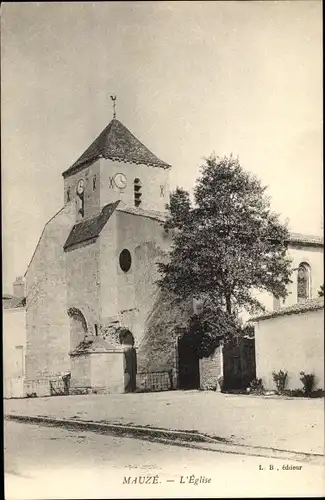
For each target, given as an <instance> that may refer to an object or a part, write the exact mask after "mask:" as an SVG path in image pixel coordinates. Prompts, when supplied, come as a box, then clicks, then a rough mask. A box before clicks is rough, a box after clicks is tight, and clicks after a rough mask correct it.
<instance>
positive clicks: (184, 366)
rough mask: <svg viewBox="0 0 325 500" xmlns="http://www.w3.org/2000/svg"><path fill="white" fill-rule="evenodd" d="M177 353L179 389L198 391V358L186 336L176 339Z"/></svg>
mask: <svg viewBox="0 0 325 500" xmlns="http://www.w3.org/2000/svg"><path fill="white" fill-rule="evenodd" d="M177 353H178V387H179V389H199V387H200V366H199V358H198V355H197V352H196V350H195V348H194V347H193V346H192V345H191V343H190V342H189V340H188V338H187V336H186V334H185V335H183V336H181V337H179V338H178V341H177Z"/></svg>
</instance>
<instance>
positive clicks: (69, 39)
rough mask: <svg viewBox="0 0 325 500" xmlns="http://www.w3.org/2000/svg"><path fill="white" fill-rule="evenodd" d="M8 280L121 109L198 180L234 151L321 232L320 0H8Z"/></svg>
mask: <svg viewBox="0 0 325 500" xmlns="http://www.w3.org/2000/svg"><path fill="white" fill-rule="evenodd" d="M1 47H2V49H1V86H2V92H1V110H2V112H1V132H2V133H1V139H2V140H1V154H2V158H1V159H2V213H3V216H2V234H3V236H2V239H3V291H5V292H9V293H10V291H11V289H12V282H13V281H14V279H15V277H16V276H19V275H24V273H25V271H26V268H27V266H28V263H29V261H30V259H31V257H32V254H33V251H34V249H35V246H36V244H37V242H38V240H39V237H40V235H41V232H42V229H43V227H44V224H45V223H46V222H47V220H48V219H50V218H51V217H52V216H53V215H54V214H55V213H56V212H57V211H58V210H60V208H61V207H62V205H63V178H62V176H61V174H62V172H63V171H64V170H66V169H67V168H68V167H69V166H71V165H72V163H74V161H75V160H76V159H77V158H78V157H79V156H80V155H81V154H82V153H83V152H84V150H85V149H86V148H87V147H88V146H89V144H90V143H91V142H92V141H93V140H94V139H95V137H97V136H98V135H99V133H100V132H101V131H102V129H103V128H104V127H105V126H106V125H107V124H108V123H109V122H110V120H111V119H112V103H111V100H110V95H111V94H116V95H117V101H116V105H117V108H116V109H117V118H118V119H119V120H120V121H121V122H122V123H123V124H124V125H126V126H127V127H128V128H129V130H131V132H132V133H133V134H134V135H135V136H136V137H138V138H139V139H140V140H141V141H142V142H143V143H144V144H145V145H146V146H147V147H149V149H150V150H151V151H153V152H154V153H155V154H156V155H157V156H158V157H160V158H161V159H163V160H164V161H166V162H168V163H170V164H171V165H172V169H171V173H170V185H171V188H172V189H175V188H176V186H182V187H184V188H185V189H188V190H191V188H192V187H193V185H194V182H195V179H196V178H197V177H198V175H199V171H200V165H202V164H203V163H204V157H207V156H209V155H210V154H211V153H213V152H214V153H215V154H216V155H218V156H222V155H224V154H230V153H232V154H234V155H235V156H238V157H239V160H240V162H241V164H242V166H243V167H244V168H245V169H246V170H248V171H250V172H252V173H254V174H255V175H257V176H258V177H259V178H260V180H261V181H262V183H263V184H264V185H267V186H268V190H267V193H268V194H269V195H270V196H271V199H272V207H273V209H274V210H275V211H276V212H278V213H280V214H281V217H282V220H285V218H288V220H289V227H290V229H291V230H292V231H294V232H301V233H306V234H316V235H317V234H322V223H323V219H322V213H323V201H322V197H323V184H322V179H323V176H322V154H323V151H322V105H323V103H322V83H323V82H322V12H321V2H320V1H316V0H315V1H314V0H308V1H295V0H293V1H280V2H268V1H262V2H258V1H251V2H249V1H248V2H168V1H164V2H159V1H152V2H150V1H149V2H136V1H135V2H101V3H96V2H94V3H91V2H73V3H72V2H71V3H69V2H57V3H36V2H35V3H6V2H4V3H2V6H1Z"/></svg>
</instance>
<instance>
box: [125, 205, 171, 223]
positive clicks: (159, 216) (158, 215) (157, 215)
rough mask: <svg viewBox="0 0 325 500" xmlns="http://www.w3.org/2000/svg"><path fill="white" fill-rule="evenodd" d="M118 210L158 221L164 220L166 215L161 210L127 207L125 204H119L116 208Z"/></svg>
mask: <svg viewBox="0 0 325 500" xmlns="http://www.w3.org/2000/svg"><path fill="white" fill-rule="evenodd" d="M117 211H118V212H125V213H127V214H132V215H137V216H142V217H147V218H148V219H154V220H158V221H160V222H164V221H165V219H166V215H165V214H164V213H163V212H158V211H156V210H143V209H142V208H141V207H137V208H134V207H129V206H127V205H125V204H122V203H121V204H120V205H119V206H118V208H117Z"/></svg>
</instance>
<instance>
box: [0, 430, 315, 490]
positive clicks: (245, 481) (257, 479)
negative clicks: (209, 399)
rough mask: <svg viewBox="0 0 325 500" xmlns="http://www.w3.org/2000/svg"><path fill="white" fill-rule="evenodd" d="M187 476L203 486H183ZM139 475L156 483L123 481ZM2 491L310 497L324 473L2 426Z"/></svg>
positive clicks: (132, 441) (255, 459)
mask: <svg viewBox="0 0 325 500" xmlns="http://www.w3.org/2000/svg"><path fill="white" fill-rule="evenodd" d="M283 465H291V466H292V465H294V466H297V467H299V469H296V470H283V469H282V467H283ZM270 466H273V467H274V469H273V470H270ZM261 467H262V468H263V470H260V468H261ZM277 469H279V470H277ZM192 475H194V476H195V477H196V478H200V476H201V480H202V478H203V481H205V480H209V478H211V482H209V483H205V482H204V483H201V484H198V485H195V484H193V483H192V482H191V483H189V482H188V481H190V480H191V481H193V480H194V478H192V479H190V477H191V476H192ZM139 476H141V477H144V476H151V477H152V476H156V479H148V481H150V482H152V481H154V480H155V481H157V483H158V484H148V483H147V484H127V483H126V484H125V481H128V482H130V483H131V481H134V480H135V479H136V478H138V477H139ZM182 476H183V478H182ZM124 478H126V479H124ZM128 478H131V479H128ZM123 482H124V484H123ZM5 487H6V500H11V499H20V500H23V499H26V500H27V499H33V500H37V499H42V500H46V499H50V498H51V499H53V498H56V499H59V498H60V499H61V498H62V499H70V498H116V497H117V496H118V497H123V498H130V497H142V498H143V497H148V498H149V497H151V498H159V497H164V496H166V495H173V496H178V497H184V496H187V497H191V496H192V497H201V498H202V497H231V496H235V495H237V496H238V495H239V496H242V495H245V496H282V495H293V496H312V495H321V494H322V493H324V471H323V467H322V466H320V465H310V464H304V463H298V462H291V461H285V462H283V461H282V460H276V459H266V458H258V457H248V456H241V455H231V454H223V453H215V452H210V451H202V450H194V449H187V448H183V447H176V446H169V445H163V444H160V443H152V442H147V441H141V440H137V439H131V438H116V437H112V436H103V435H98V434H96V433H93V432H80V431H69V430H64V429H61V428H57V427H43V426H37V425H35V424H22V423H16V422H5Z"/></svg>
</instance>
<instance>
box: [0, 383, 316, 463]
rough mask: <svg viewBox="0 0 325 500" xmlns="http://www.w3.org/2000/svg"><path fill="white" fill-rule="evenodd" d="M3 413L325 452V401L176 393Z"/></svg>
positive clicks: (63, 401) (66, 400) (59, 401)
mask: <svg viewBox="0 0 325 500" xmlns="http://www.w3.org/2000/svg"><path fill="white" fill-rule="evenodd" d="M4 411H5V414H17V415H39V416H51V417H57V418H74V419H76V418H79V419H81V420H91V421H97V422H100V421H104V422H110V423H122V424H135V425H141V426H150V427H159V428H164V429H173V430H197V431H199V432H201V433H205V434H208V435H210V436H218V437H221V438H225V439H228V440H230V441H231V442H232V443H234V444H243V445H249V446H263V447H268V448H276V449H281V450H288V451H296V452H305V453H315V454H323V453H324V399H302V398H301V399H300V398H292V399H282V398H275V397H273V398H267V397H253V396H245V395H228V394H221V393H215V392H202V391H171V392H160V393H146V394H120V395H113V394H112V395H101V396H99V395H91V396H60V397H48V398H34V399H20V400H19V399H16V400H6V401H5V404H4Z"/></svg>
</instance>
